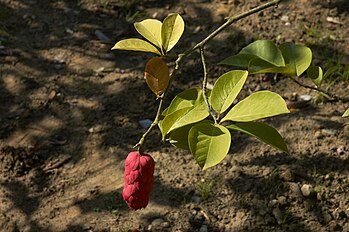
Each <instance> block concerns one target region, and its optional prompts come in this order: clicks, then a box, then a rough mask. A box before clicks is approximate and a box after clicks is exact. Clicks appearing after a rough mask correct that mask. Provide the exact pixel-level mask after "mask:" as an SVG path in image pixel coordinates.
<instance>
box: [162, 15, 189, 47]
mask: <svg viewBox="0 0 349 232" xmlns="http://www.w3.org/2000/svg"><path fill="white" fill-rule="evenodd" d="M183 32H184V21H183V19H182V17H181V16H180V15H179V14H170V15H169V16H167V17H166V18H165V19H164V22H163V24H162V27H161V37H162V47H163V48H164V50H165V51H166V52H168V51H170V50H171V49H172V48H173V47H174V46H175V45H176V43H177V42H178V41H179V39H180V38H181V36H182V34H183Z"/></svg>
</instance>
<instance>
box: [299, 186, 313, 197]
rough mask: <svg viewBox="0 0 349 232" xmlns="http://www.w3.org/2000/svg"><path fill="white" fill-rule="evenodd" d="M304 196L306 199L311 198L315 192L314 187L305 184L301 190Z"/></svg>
mask: <svg viewBox="0 0 349 232" xmlns="http://www.w3.org/2000/svg"><path fill="white" fill-rule="evenodd" d="M301 191H302V194H303V196H305V197H308V196H310V194H312V193H313V192H314V189H313V186H311V185H309V184H303V186H302V188H301Z"/></svg>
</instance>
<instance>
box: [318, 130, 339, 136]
mask: <svg viewBox="0 0 349 232" xmlns="http://www.w3.org/2000/svg"><path fill="white" fill-rule="evenodd" d="M321 132H322V134H323V135H335V134H336V130H333V129H322V130H321Z"/></svg>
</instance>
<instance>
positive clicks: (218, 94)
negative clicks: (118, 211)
mask: <svg viewBox="0 0 349 232" xmlns="http://www.w3.org/2000/svg"><path fill="white" fill-rule="evenodd" d="M279 2H280V0H273V1H271V2H268V3H266V4H264V5H261V6H259V7H256V8H253V9H251V10H249V11H247V12H245V13H242V14H240V15H237V16H233V17H229V18H227V21H226V22H225V23H224V24H222V25H221V26H220V27H219V28H217V29H216V30H215V31H214V32H212V33H211V34H210V35H208V36H207V37H206V38H205V39H204V40H202V41H200V42H199V43H198V44H196V45H195V46H193V47H191V48H189V49H188V50H187V51H185V52H184V53H182V54H178V55H177V59H176V61H175V66H174V67H172V68H171V71H170V68H169V67H168V65H167V63H166V59H165V57H167V54H168V53H169V52H170V51H171V50H172V49H173V48H174V46H175V45H176V44H177V42H178V41H179V40H180V37H181V36H182V34H183V32H184V27H185V24H184V20H183V19H182V17H181V16H180V15H179V14H176V13H174V14H170V15H168V16H167V17H166V18H165V19H164V20H163V22H161V21H159V20H156V19H146V20H143V21H141V22H136V23H134V27H135V29H136V31H137V32H138V33H139V34H140V35H141V36H142V37H143V39H139V38H129V39H125V40H121V41H119V42H117V43H116V44H115V46H114V47H113V48H112V49H119V50H131V51H141V52H150V53H153V54H155V56H154V57H152V58H151V59H150V60H149V61H148V62H147V64H146V66H145V72H144V78H145V81H146V83H147V85H148V86H149V88H150V90H151V91H152V92H153V93H154V94H155V96H156V98H157V100H158V101H159V106H158V110H157V113H156V116H155V119H154V121H153V123H152V124H151V126H150V127H149V128H148V130H147V131H146V132H145V133H144V134H143V135H142V137H141V139H140V140H139V142H138V143H137V144H136V145H135V147H134V148H135V149H136V150H137V151H135V152H131V153H129V154H128V156H127V158H126V162H125V173H124V191H123V197H124V200H125V201H126V202H127V204H128V206H129V207H130V208H133V209H140V208H145V207H146V206H147V204H148V200H149V194H150V192H151V191H152V188H153V172H154V160H153V159H152V158H151V157H150V156H149V155H147V154H144V153H143V151H144V144H145V141H146V139H147V136H148V134H149V132H150V131H151V130H152V129H154V128H155V127H157V126H158V127H159V129H160V131H161V135H162V140H163V141H167V142H169V143H171V144H172V145H174V146H175V147H177V148H180V149H185V150H188V151H190V152H191V153H192V155H193V157H194V159H195V160H196V162H197V163H198V165H199V166H200V167H201V168H202V169H203V170H205V169H207V168H210V167H212V166H214V165H216V164H218V163H219V162H221V161H222V160H223V159H224V157H225V156H226V155H227V154H228V152H229V149H230V146H231V134H232V133H235V132H242V133H245V134H248V135H250V136H253V137H255V138H257V139H259V140H260V141H262V142H265V143H267V144H269V145H271V146H273V147H275V148H276V149H279V150H281V151H282V152H286V153H288V149H287V145H286V143H285V141H284V139H283V138H282V136H281V135H280V134H279V133H278V132H277V130H275V129H274V128H273V127H271V126H269V125H267V124H265V123H262V122H258V121H257V120H260V119H264V118H267V117H272V116H276V115H280V114H285V113H289V110H288V108H287V105H286V102H285V100H284V99H283V98H282V97H281V96H280V95H278V94H277V93H273V92H270V91H267V90H264V91H258V92H255V93H252V94H251V95H249V96H248V97H246V98H245V99H242V100H240V101H238V102H237V103H236V101H237V96H238V95H239V92H240V91H241V89H242V88H243V86H244V84H245V82H246V80H247V78H248V76H249V75H252V74H259V73H280V74H283V75H285V76H290V77H295V76H296V77H297V76H300V75H301V74H303V73H304V72H307V74H308V76H309V77H310V78H311V79H312V80H313V82H314V83H315V84H316V85H318V86H320V85H321V82H322V70H321V68H320V67H317V66H310V65H311V61H312V52H311V50H310V49H309V48H308V47H306V46H303V45H297V44H292V43H284V44H281V45H276V44H274V43H273V42H272V41H268V40H257V41H255V42H253V43H251V44H249V45H247V46H246V47H244V48H243V49H242V50H241V51H240V52H239V53H238V54H236V55H233V56H230V57H228V58H226V59H224V60H223V61H222V62H220V64H222V65H231V66H233V67H238V68H240V69H241V70H232V71H229V72H227V73H224V74H223V75H221V76H220V77H218V78H217V80H216V82H215V83H214V85H213V88H212V89H211V90H210V89H208V88H207V75H208V73H207V71H206V62H205V54H204V47H205V45H206V44H207V43H208V42H209V41H210V40H211V39H212V38H214V37H215V36H216V35H217V34H219V33H220V32H221V31H223V30H224V29H225V28H227V27H228V26H229V25H231V24H232V23H233V22H236V21H237V20H239V19H242V18H244V17H246V16H248V15H251V14H253V13H256V12H259V11H261V10H263V9H266V8H268V7H270V6H273V5H277V4H278V3H279ZM195 51H199V52H200V55H201V61H202V66H203V70H204V72H203V82H202V86H201V87H200V88H192V89H188V90H185V91H183V92H181V93H179V94H177V95H176V96H175V97H174V99H173V100H172V102H171V103H170V105H169V106H168V107H167V108H165V109H163V103H164V99H165V98H166V96H167V93H168V91H169V89H170V87H171V83H172V81H173V78H174V77H175V75H176V73H177V71H178V70H179V69H180V67H181V65H182V64H183V63H182V61H183V60H184V59H185V58H187V57H188V56H189V55H190V54H192V53H193V52H195ZM348 111H349V110H347V112H346V113H345V115H348V114H349V112H348Z"/></svg>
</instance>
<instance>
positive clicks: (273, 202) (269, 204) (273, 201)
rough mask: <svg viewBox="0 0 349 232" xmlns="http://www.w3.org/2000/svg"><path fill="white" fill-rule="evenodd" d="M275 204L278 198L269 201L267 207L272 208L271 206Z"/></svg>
mask: <svg viewBox="0 0 349 232" xmlns="http://www.w3.org/2000/svg"><path fill="white" fill-rule="evenodd" d="M277 204H278V200H276V199H273V200H271V201H269V203H268V207H270V208H272V207H274V206H276V205H277Z"/></svg>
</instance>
